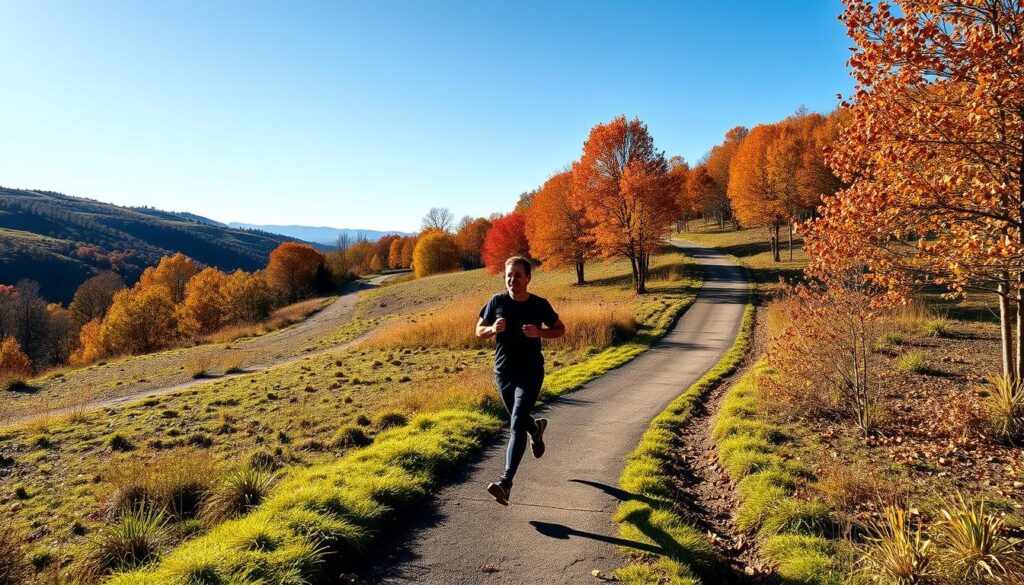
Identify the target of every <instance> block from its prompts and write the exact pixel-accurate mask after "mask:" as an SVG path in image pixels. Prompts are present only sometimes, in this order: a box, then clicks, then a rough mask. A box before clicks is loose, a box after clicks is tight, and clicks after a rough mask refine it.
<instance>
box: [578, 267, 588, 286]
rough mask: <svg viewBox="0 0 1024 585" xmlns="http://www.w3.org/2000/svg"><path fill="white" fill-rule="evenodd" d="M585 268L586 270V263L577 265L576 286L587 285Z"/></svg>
mask: <svg viewBox="0 0 1024 585" xmlns="http://www.w3.org/2000/svg"><path fill="white" fill-rule="evenodd" d="M583 268H584V263H583V262H577V263H576V284H586V282H587V281H586V280H584V278H583Z"/></svg>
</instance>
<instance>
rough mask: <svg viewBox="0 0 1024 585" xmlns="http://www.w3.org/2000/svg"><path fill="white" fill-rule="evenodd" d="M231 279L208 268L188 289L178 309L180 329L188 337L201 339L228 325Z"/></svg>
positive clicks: (186, 287)
mask: <svg viewBox="0 0 1024 585" xmlns="http://www.w3.org/2000/svg"><path fill="white" fill-rule="evenodd" d="M227 281H228V275H226V274H224V273H223V272H221V271H220V270H217V269H216V268H213V267H209V268H205V269H203V270H202V271H200V272H199V274H196V275H195V276H193V277H192V279H191V280H189V281H188V285H186V286H185V299H184V300H183V301H182V302H181V304H180V305H178V307H177V316H178V329H179V330H180V331H181V332H182V333H184V334H186V335H202V334H206V333H210V332H212V331H215V330H217V329H220V328H221V327H223V326H224V325H226V324H227V323H228V321H229V318H228V306H227V299H226V298H225V295H224V286H225V285H226V284H227Z"/></svg>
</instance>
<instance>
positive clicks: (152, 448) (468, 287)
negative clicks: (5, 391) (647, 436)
mask: <svg viewBox="0 0 1024 585" xmlns="http://www.w3.org/2000/svg"><path fill="white" fill-rule="evenodd" d="M652 268H653V270H654V273H655V280H654V281H653V282H652V286H651V288H652V293H651V294H649V295H644V296H642V297H637V296H635V295H633V294H632V292H631V289H630V285H629V281H628V276H627V274H628V265H626V264H624V263H621V262H619V263H612V264H607V265H606V264H594V265H593V266H592V267H591V268H590V276H591V278H592V280H593V284H588V285H586V286H583V287H577V286H573V285H571V283H572V282H573V280H574V278H575V275H574V274H570V273H569V272H567V271H540V272H539V273H538V274H537V275H535V279H534V284H533V286H532V289H533V290H534V292H536V293H537V294H540V295H542V296H546V297H547V298H549V299H550V300H551V301H552V304H553V305H554V306H555V307H556V309H557V308H558V307H559V306H566V307H568V306H570V305H572V304H574V303H577V302H581V301H584V300H585V301H586V302H588V303H604V304H606V305H607V306H608V308H609V309H610V311H609V314H610V315H614V314H615V312H616V311H615V310H614V309H615V308H616V307H618V308H619V309H618V310H619V311H621V310H623V309H624V310H626V311H629V312H631V313H632V316H633V321H635V325H634V329H635V334H634V335H633V336H632V337H631V338H630V339H614V337H612V336H604V337H600V338H599V337H593V338H591V339H590V341H587V342H586V343H576V344H565V345H559V343H557V342H556V343H553V344H550V345H549V346H548V348H547V349H546V355H547V359H548V367H549V371H551V372H552V374H551V375H550V376H549V378H548V381H547V382H546V385H545V386H546V391H547V392H549V393H551V392H554V393H558V392H563V391H565V390H567V389H571V388H573V387H576V386H574V385H577V386H578V383H579V381H580V380H586V379H589V378H592V377H593V376H595V375H598V374H600V373H601V372H602V371H605V370H606V369H607V368H608V367H614V366H615V365H617V364H619V363H622V360H623V359H628V358H629V357H630V356H631V355H635V353H637V352H639V351H642V349H643V347H645V344H646V343H648V342H649V340H650V339H651V338H652V337H656V336H657V335H660V333H659V332H663V331H664V330H665V327H666V326H667V324H668V323H671V321H672V319H674V317H675V315H677V314H678V312H679V311H680V310H681V309H682V308H683V307H685V306H686V304H687V303H688V302H690V301H691V300H692V298H693V288H694V280H693V279H692V277H691V275H692V272H691V270H690V268H689V266H688V264H687V262H686V260H685V259H684V258H683V257H682V255H681V254H679V253H669V254H666V255H662V256H659V257H657V258H656V260H655V262H654V265H653V267H652ZM452 282H454V283H455V284H454V285H453V284H452ZM500 289H501V281H500V278H498V277H494V276H488V275H486V274H485V273H483V272H482V271H475V272H471V273H457V274H453V275H444V276H439V277H433V278H429V279H423V280H419V281H411V282H406V283H401V284H396V285H392V286H388V287H384V288H381V289H378V290H374V291H370V294H366V295H365V296H364V297H363V298H361V299H360V304H359V305H358V306H357V307H356V315H357V317H356V318H355V319H353V321H351V322H350V323H349V326H350V327H353V328H355V327H365V328H367V329H369V328H370V327H372V326H373V324H376V323H378V322H380V321H382V320H384V319H385V318H388V319H389V320H390V321H392V322H393V323H394V324H393V325H392V326H393V327H403V326H405V325H404V323H403V320H412V319H424V318H430V317H431V316H432V315H433V314H434V313H445V312H450V307H452V306H460V307H467V308H468V309H467V311H466V312H467V315H466V322H467V323H469V326H472V324H473V323H475V320H476V310H477V307H476V306H475V305H473V306H472V307H470V306H469V301H472V302H473V303H475V302H476V301H478V300H479V299H480V298H481V295H482V294H486V293H487V292H492V291H498V290H500ZM382 304H384V305H385V306H381V305H382ZM430 306H433V307H435V309H436V310H429V309H428V307H430ZM389 308H390V309H392V310H394V311H401V312H400V313H389V312H388V311H385V309H389ZM568 314H571V311H568V312H567V315H568ZM609 323H611V324H612V325H614V319H611V320H610V321H609ZM569 326H570V328H571V327H572V323H571V322H570V323H569ZM597 329H600V327H599V326H598V327H597ZM591 341H592V342H593V343H591ZM613 341H615V343H612V342H613ZM601 343H604V344H605V345H598V344H601ZM608 344H611V345H608ZM490 365H491V357H490V350H489V349H488V348H484V347H479V346H477V345H467V346H457V347H442V346H437V345H429V344H426V343H424V344H423V345H415V346H413V345H410V344H403V343H397V344H396V343H383V344H382V343H376V344H371V343H368V342H367V343H364V344H360V345H356V346H352V347H348V348H346V349H343V350H340V351H337V352H329V353H324V354H318V355H315V356H311V357H308V358H306V359H303V360H301V361H299V362H296V363H294V364H289V365H286V366H282V367H277V368H272V369H270V370H267V371H263V372H258V373H251V374H243V375H240V376H238V377H233V378H230V379H223V380H210V381H208V382H205V383H203V384H200V385H197V386H194V387H190V388H188V389H186V390H183V391H175V392H171V393H168V394H166V395H162V396H159V397H152V398H147V399H145V400H141V401H137V402H135V403H132V404H129V405H126V406H124V407H118V408H112V409H107V410H102V411H98V412H80V413H75V414H74V416H70V417H53V418H47V417H40V418H37V419H36V420H34V421H33V422H31V423H28V424H25V425H21V426H19V427H17V428H9V429H8V430H6V431H2V432H0V453H2V458H0V474H2V476H0V477H2V479H0V507H2V508H3V509H4V510H5V511H7V512H8V517H9V518H10V519H11V521H12V522H13V527H14V529H15V530H16V531H17V532H18V533H20V534H23V535H25V536H27V537H28V538H29V540H30V541H31V544H30V546H29V548H30V549H31V555H32V556H33V558H34V559H35V562H36V564H37V565H39V566H48V567H51V570H52V568H53V567H57V566H58V565H60V564H62V563H64V562H65V561H67V560H69V559H79V560H80V559H82V558H83V555H84V553H85V551H86V550H88V549H89V546H90V544H89V543H90V541H91V539H93V538H94V537H95V535H96V534H97V533H98V531H101V529H102V528H103V527H104V526H106V525H107V518H108V515H109V513H110V509H111V502H116V501H117V499H118V496H117V486H118V485H123V483H124V482H125V481H127V480H126V479H125V478H124V477H123V475H124V470H125V469H130V468H131V466H132V465H133V463H132V462H147V465H146V466H145V467H148V468H151V469H159V468H161V465H164V466H166V465H167V461H174V460H175V459H176V458H181V457H186V456H187V457H190V458H191V460H192V461H199V462H204V463H202V465H207V466H209V468H210V469H213V470H214V471H211V472H210V475H211V476H212V477H214V478H218V477H221V476H222V474H223V473H225V472H230V470H231V469H233V468H235V467H237V466H238V465H239V464H242V463H245V462H247V461H253V462H265V463H268V464H272V465H273V466H276V467H282V468H283V469H284V472H283V473H284V474H285V475H289V474H291V473H293V470H299V469H304V468H316V467H318V466H323V465H327V464H330V463H331V462H332V461H334V460H335V459H336V458H337V457H338V455H339V454H340V453H342V452H345V451H348V450H350V449H352V448H353V447H357V446H359V445H361V444H365V442H368V441H373V439H374V437H375V436H376V435H377V434H378V433H380V432H381V431H383V430H385V429H387V428H389V427H390V426H391V425H394V424H401V423H402V422H403V421H404V420H405V418H406V417H408V416H410V415H412V414H415V413H416V412H436V411H438V410H439V409H444V408H453V407H454V408H460V409H469V410H470V411H473V412H480V411H484V412H486V411H493V410H494V408H495V406H496V401H495V399H494V392H493V390H492V389H491V384H492V381H491V380H490V378H491V375H490V373H489V372H490ZM488 424H490V423H488ZM485 426H486V425H485ZM474 428H475V427H474ZM474 432H476V431H474ZM197 465H198V464H197ZM140 469H142V468H140ZM161 481H162V480H161ZM197 506H198V504H197ZM197 514H199V512H198V509H193V510H191V511H189V512H188V513H186V514H183V515H182V519H183V520H179V521H175V522H174V523H173V525H172V526H171V532H172V533H173V534H172V537H171V540H172V541H173V542H177V541H181V540H182V539H185V538H188V537H190V536H192V535H194V534H201V533H204V532H205V531H206V530H208V529H210V528H213V527H214V525H212V524H209V523H206V522H205V521H200V520H195V519H194V518H195V517H196V515H197ZM54 561H59V562H54ZM76 562H77V561H76Z"/></svg>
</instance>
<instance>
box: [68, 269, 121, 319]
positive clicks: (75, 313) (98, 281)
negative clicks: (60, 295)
mask: <svg viewBox="0 0 1024 585" xmlns="http://www.w3.org/2000/svg"><path fill="white" fill-rule="evenodd" d="M122 288H124V280H123V279H122V278H121V277H120V276H119V275H118V274H117V273H114V272H103V273H101V274H98V275H96V276H93V277H92V278H89V279H87V280H86V281H85V282H83V283H82V284H81V285H79V287H78V290H76V291H75V296H74V298H72V299H71V303H70V304H69V305H68V312H69V314H70V317H71V320H72V322H73V323H74V324H75V325H76V326H78V327H81V326H82V325H84V324H85V323H88V322H89V321H92V320H93V319H96V318H100V319H102V318H103V316H104V315H106V314H107V309H109V308H110V303H112V302H114V293H116V292H117V291H119V290H121V289H122Z"/></svg>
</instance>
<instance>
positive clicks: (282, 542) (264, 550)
mask: <svg viewBox="0 0 1024 585" xmlns="http://www.w3.org/2000/svg"><path fill="white" fill-rule="evenodd" d="M500 426H501V422H500V421H499V419H497V418H495V417H493V416H490V415H487V414H484V413H480V412H468V411H464V410H447V411H442V412H437V413H431V414H422V415H419V416H416V417H414V418H413V419H412V420H411V421H410V423H409V424H408V425H406V426H404V427H402V428H399V429H395V430H391V431H386V432H384V433H381V434H380V435H378V437H377V439H376V441H375V442H374V444H373V445H371V446H370V447H367V448H365V449H361V450H358V451H354V452H352V453H350V454H349V455H347V456H345V457H343V458H342V459H340V460H339V461H337V462H336V463H333V464H328V465H321V466H316V467H311V468H308V469H303V470H300V471H297V472H295V473H293V474H292V475H291V476H290V477H289V478H288V479H287V480H285V481H284V482H283V483H282V484H281V485H280V486H278V487H277V488H276V489H275V491H274V492H273V494H272V495H271V496H270V498H268V500H267V501H266V502H265V503H264V504H263V505H261V506H260V507H259V508H258V509H257V510H256V511H255V512H253V513H251V514H248V515H246V516H244V517H242V518H238V519H235V520H229V521H227V522H224V523H222V524H220V525H218V526H217V527H216V528H214V529H213V530H211V531H210V532H208V533H207V534H205V535H204V536H201V537H199V538H196V539H193V540H191V541H189V542H187V543H185V544H184V545H182V546H180V547H178V548H177V549H175V550H174V551H173V552H171V553H169V554H168V555H166V556H165V557H163V558H162V559H161V560H160V562H159V563H158V564H156V565H154V566H152V567H149V568H146V569H142V570H138V571H131V572H125V573H120V574H116V575H114V576H113V577H112V578H110V579H109V580H108V583H110V584H117V585H128V584H132V585H139V584H146V583H152V584H154V585H155V584H165V583H189V584H192V585H215V584H220V583H231V584H232V585H243V584H252V585H256V584H261V583H281V584H296V585H298V584H301V583H306V582H308V580H309V579H310V578H312V577H314V576H317V575H326V574H330V573H329V572H328V569H330V568H334V567H339V566H345V565H346V564H347V563H346V561H351V559H352V557H359V556H360V555H361V554H362V553H363V552H365V550H366V549H367V547H368V546H369V544H370V542H371V539H372V536H373V534H374V533H377V532H379V531H380V530H381V529H383V528H384V526H385V525H386V524H387V523H388V522H389V521H391V520H392V519H394V517H395V516H397V515H399V514H401V513H403V512H405V511H408V510H409V509H410V508H411V507H412V506H413V505H414V504H416V503H418V502H420V501H421V500H423V499H424V498H425V497H426V495H427V490H428V489H429V487H430V486H431V485H433V484H434V483H435V482H436V481H437V480H438V478H439V477H442V476H443V475H444V474H446V473H449V472H451V471H453V470H454V469H455V466H456V465H457V464H458V463H459V462H461V461H463V460H465V459H466V458H467V457H468V456H469V455H470V453H472V452H473V451H474V450H476V449H477V448H479V445H480V444H481V443H482V442H483V441H485V440H486V438H487V437H489V436H491V435H493V434H494V433H495V432H497V430H498V429H499V428H500Z"/></svg>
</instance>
